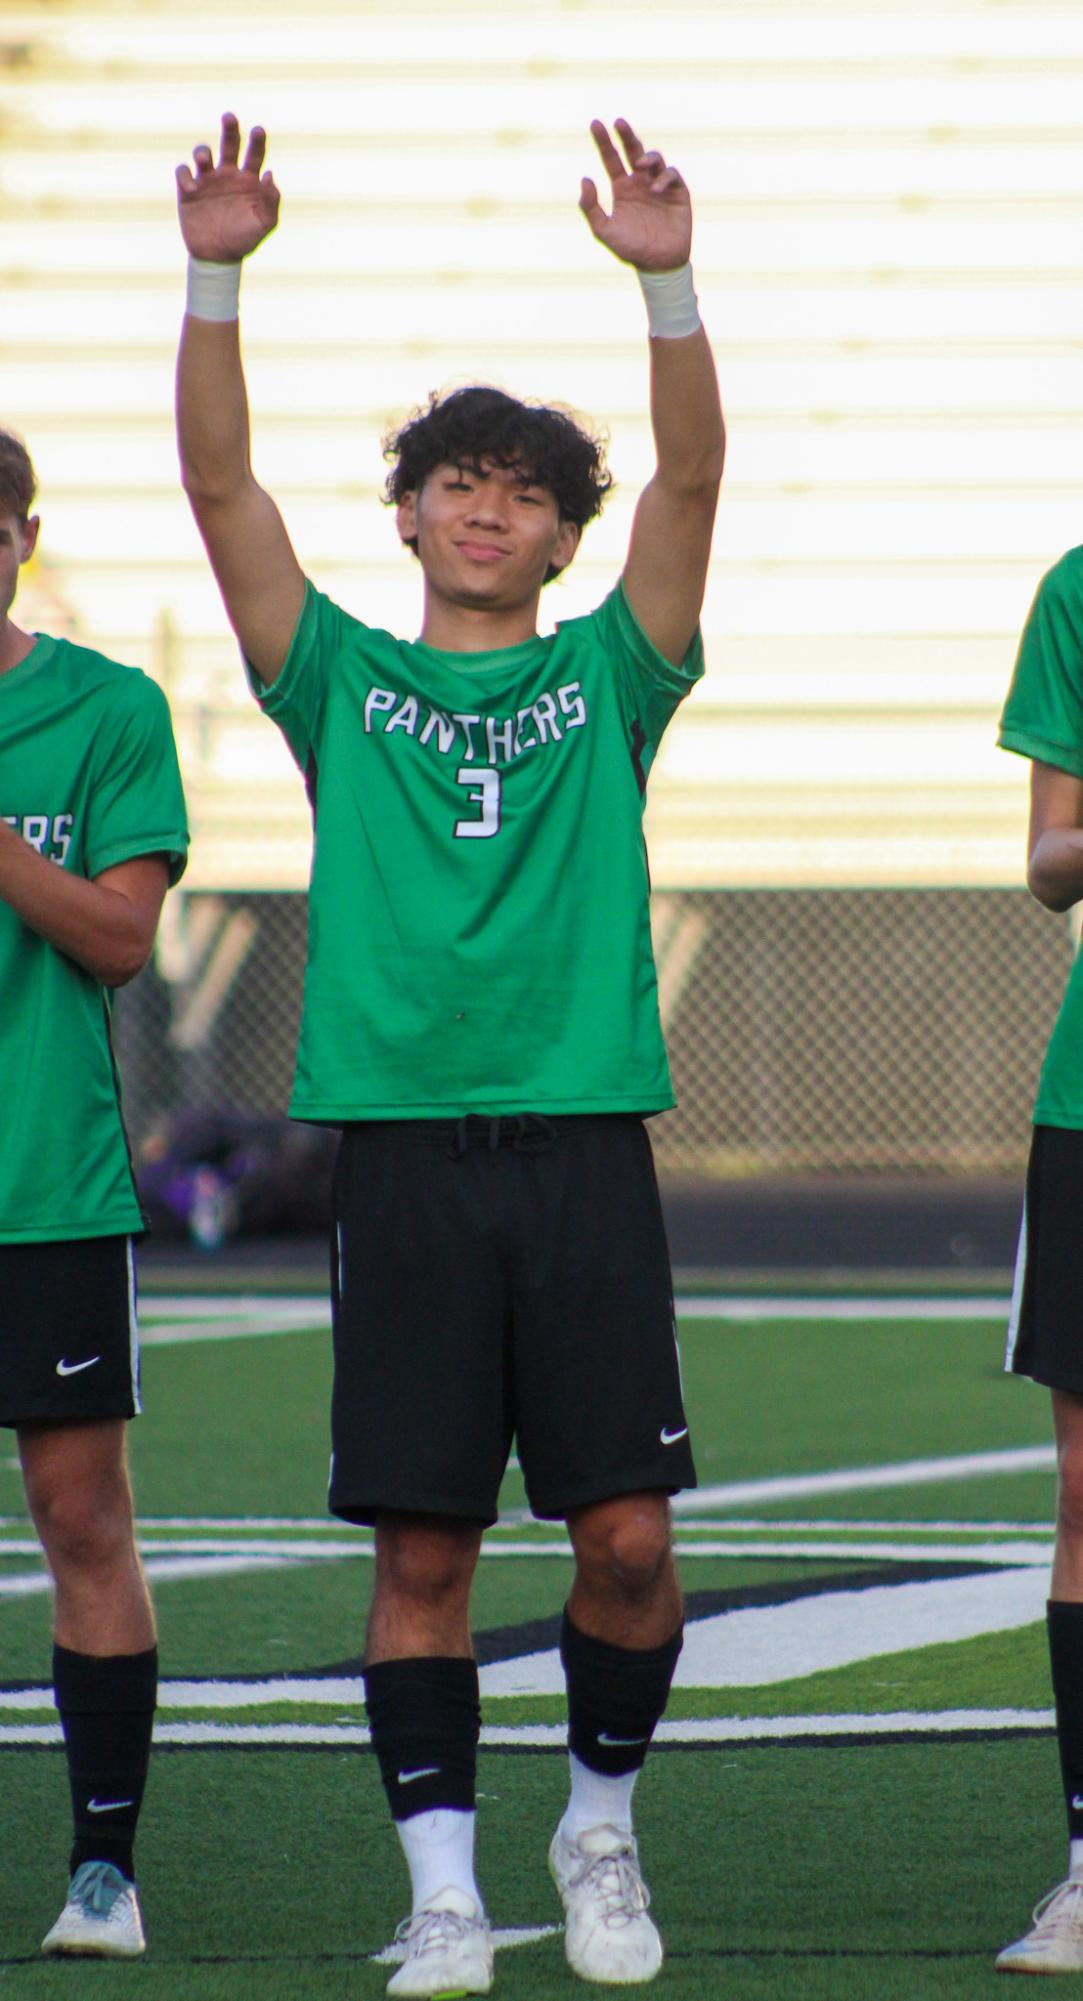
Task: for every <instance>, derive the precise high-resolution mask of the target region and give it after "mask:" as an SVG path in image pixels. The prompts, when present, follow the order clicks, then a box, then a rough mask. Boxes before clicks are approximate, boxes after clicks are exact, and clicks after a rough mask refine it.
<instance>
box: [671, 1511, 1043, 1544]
mask: <svg viewBox="0 0 1083 2001" xmlns="http://www.w3.org/2000/svg"><path fill="white" fill-rule="evenodd" d="M761 1529H763V1530H766V1531H769V1532H771V1533H773V1534H775V1535H777V1534H778V1533H779V1532H780V1530H782V1529H785V1530H786V1532H787V1534H790V1535H798V1534H801V1533H803V1532H804V1531H805V1530H808V1531H809V1533H810V1534H823V1533H826V1531H827V1530H829V1529H830V1530H833V1531H834V1532H835V1533H836V1534H842V1535H881V1534H882V1535H891V1536H897V1535H930V1536H932V1535H957V1536H963V1537H966V1536H985V1535H1020V1536H1040V1535H1049V1536H1052V1534H1053V1532H1054V1524H1053V1523H1052V1522H1048V1523H1046V1522H982V1521H969V1522H934V1521H925V1522H903V1521H886V1520H885V1521H873V1520H872V1519H871V1518H870V1519H869V1520H866V1519H865V1517H864V1516H863V1515H858V1516H856V1517H855V1516H851V1517H850V1518H849V1519H847V1520H844V1519H843V1518H842V1517H841V1516H837V1517H835V1518H834V1519H831V1520H829V1519H828V1517H827V1516H826V1515H814V1516H812V1517H810V1519H809V1520H807V1521H801V1520H799V1519H798V1518H797V1516H791V1515H774V1516H770V1515H769V1516H765V1517H764V1519H763V1520H762V1521H756V1520H754V1519H753V1518H752V1517H751V1516H749V1515H723V1516H720V1517H719V1518H718V1519H717V1520H715V1521H695V1522H683V1523H682V1524H681V1530H682V1533H683V1534H685V1535H687V1536H694V1535H699V1534H707V1533H709V1532H714V1533H718V1532H723V1533H725V1534H728V1535H744V1534H745V1533H748V1532H751V1531H753V1530H756V1531H758V1530H761ZM694 1546H695V1545H694V1543H690V1544H689V1547H690V1548H694ZM960 1546H961V1547H962V1548H963V1549H965V1548H966V1544H965V1542H964V1543H962V1544H961V1545H960Z"/></svg>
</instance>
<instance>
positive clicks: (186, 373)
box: [177, 113, 304, 684]
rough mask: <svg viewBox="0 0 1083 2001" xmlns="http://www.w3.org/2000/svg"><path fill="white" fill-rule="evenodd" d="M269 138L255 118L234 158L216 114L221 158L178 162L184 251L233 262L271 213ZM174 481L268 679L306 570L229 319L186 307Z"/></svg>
mask: <svg viewBox="0 0 1083 2001" xmlns="http://www.w3.org/2000/svg"><path fill="white" fill-rule="evenodd" d="M265 144H266V141H265V137H264V134H263V132H262V131H261V130H260V128H259V127H258V126H256V127H254V128H253V130H252V133H251V134H250V137H249V142H248V150H247V153H246V155H245V159H244V163H243V165H239V164H238V162H239V158H240V131H239V129H238V125H237V120H236V119H235V118H234V117H232V116H231V115H230V114H228V113H227V115H226V116H225V117H224V118H223V120H222V141H221V151H220V156H219V164H218V166H217V167H215V165H214V163H213V160H212V157H211V152H210V148H209V147H207V146H197V147H196V148H195V151H194V154H193V158H194V160H195V166H196V171H195V174H194V175H193V174H192V172H191V170H190V169H189V168H188V167H179V168H178V169H177V194H178V201H179V207H180V223H181V233H182V235H183V237H184V241H185V244H186V245H187V248H188V250H189V253H190V255H191V256H193V257H197V258H200V259H202V260H203V261H204V262H206V263H210V264H236V263H239V262H240V260H241V259H242V258H244V257H246V256H247V255H248V254H249V252H250V251H252V250H254V249H255V248H256V246H257V245H258V244H259V243H262V241H263V239H264V237H265V236H268V235H269V234H270V232H271V230H272V229H273V228H274V226H275V222H276V221H277V218H278V190H277V189H276V187H275V185H274V182H273V180H272V178H271V176H270V174H264V175H263V176H262V178H261V176H260V168H261V166H262V164H263V154H264V147H265ZM177 441H178V448H179V452H180V463H181V481H182V484H183V486H184V490H185V492H186V493H187V495H188V499H189V501H190V503H191V507H192V512H193V514H194V515H195V518H196V525H197V526H198V528H199V532H200V534H201V535H202V537H203V541H204V543H205V545H206V549H207V554H208V556H209V557H210V560H211V567H212V568H213V570H214V574H215V577H216V578H217V580H218V587H219V589H220V591H221V593H222V598H223V601H224V603H225V607H226V611H227V613H228V614H229V619H230V623H231V625H232V626H233V629H234V631H235V632H236V634H237V637H238V639H239V641H240V643H241V646H242V647H243V649H244V652H245V655H246V658H247V659H249V660H250V661H251V663H252V665H253V667H254V668H255V670H256V673H257V674H258V675H259V677H260V679H261V680H262V681H264V682H267V683H268V684H269V683H270V682H272V681H273V680H275V678H276V676H277V675H278V673H279V671H280V669H281V667H282V663H283V661H284V660H285V658H286V654H287V652H288V651H289V644H290V640H291V639H292V637H293V631H294V627H295V626H296V624H297V619H298V616H299V614H300V610H301V601H302V598H303V596H304V577H303V575H302V572H301V568H300V565H299V563H298V561H297V558H296V556H295V555H294V552H293V547H292V545H291V543H290V539H289V536H288V535H287V533H286V529H285V525H284V523H283V520H282V517H281V515H280V514H279V511H278V509H277V507H276V506H275V503H274V501H273V500H272V499H271V496H270V494H268V493H266V492H265V491H264V489H263V487H261V486H260V485H259V483H258V481H257V480H256V479H255V478H254V476H253V473H252V466H251V461H250V457H249V425H248V397H247V394H246V391H245V384H244V371H243V369H242V367H241V346H240V333H239V327H238V323H237V321H236V320H228V321H217V320H210V319H202V318H197V317H194V316H193V315H192V314H191V313H187V314H186V315H185V319H184V326H183V330H182V333H181V344H180V355H179V357H178V362H177Z"/></svg>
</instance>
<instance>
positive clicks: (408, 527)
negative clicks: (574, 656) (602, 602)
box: [396, 460, 579, 612]
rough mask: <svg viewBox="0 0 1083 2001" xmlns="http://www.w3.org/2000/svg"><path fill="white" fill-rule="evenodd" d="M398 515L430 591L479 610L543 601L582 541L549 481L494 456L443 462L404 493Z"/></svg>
mask: <svg viewBox="0 0 1083 2001" xmlns="http://www.w3.org/2000/svg"><path fill="white" fill-rule="evenodd" d="M396 521H397V524H398V530H399V534H400V536H401V538H402V540H403V541H404V542H407V543H410V544H415V543H416V547H417V554H418V557H419V558H420V561H421V567H422V569H423V570H424V572H425V584H426V590H427V592H428V593H429V594H430V596H432V597H435V598H437V599H439V600H440V601H442V602H443V603H445V604H448V605H457V606H462V607H470V608H474V609H478V610H485V609H491V610H493V611H501V612H508V611H512V610H516V609H518V608H521V607H527V606H529V605H530V604H531V603H535V604H536V602H537V598H538V595H539V593H540V591H541V587H542V585H543V583H545V581H546V579H547V577H548V576H549V575H550V573H551V572H555V571H557V570H562V569H564V568H565V566H566V565H567V564H568V563H570V562H571V559H572V557H573V556H574V554H575V551H576V548H577V546H578V542H579V529H578V528H577V527H576V525H575V523H574V522H572V521H564V520H562V519H561V516H560V513H559V511H558V508H557V503H556V500H555V498H554V496H553V495H552V493H550V492H549V490H548V488H547V487H543V486H536V485H534V484H533V483H532V482H531V481H530V480H529V478H527V477H526V476H525V475H524V474H522V473H520V472H517V471H516V470H515V469H514V468H513V467H508V466H500V465H496V464H494V463H493V462H492V461H491V460H489V461H486V460H483V461H482V464H481V466H480V468H478V469H474V468H471V467H468V466H456V465H441V466H437V467H436V468H435V470H434V471H433V472H431V473H429V475H428V477H427V478H426V479H425V481H424V483H423V485H422V486H421V488H420V491H419V492H416V493H415V492H409V493H405V494H404V495H403V497H402V500H401V501H400V502H399V506H398V511H397V514H396Z"/></svg>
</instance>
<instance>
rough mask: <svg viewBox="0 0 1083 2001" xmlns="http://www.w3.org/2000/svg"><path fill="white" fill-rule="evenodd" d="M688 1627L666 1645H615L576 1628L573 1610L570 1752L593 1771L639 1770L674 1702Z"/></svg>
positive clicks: (565, 1649) (567, 1646) (568, 1627)
mask: <svg viewBox="0 0 1083 2001" xmlns="http://www.w3.org/2000/svg"><path fill="white" fill-rule="evenodd" d="M683 1641H684V1627H683V1626H678V1628H677V1630H676V1632H675V1633H674V1634H673V1635H672V1637H671V1638H670V1639H668V1640H665V1641H664V1642H663V1644H662V1645H661V1646H660V1647H647V1648H642V1649H641V1648H638V1647H614V1646H611V1645H610V1643H609V1642H608V1640H595V1639H592V1638H591V1637H590V1636H589V1634H587V1633H581V1632H580V1631H579V1628H578V1626H573V1624H572V1622H571V1619H570V1618H569V1617H568V1613H567V1610H565V1613H564V1619H563V1622H562V1624H561V1629H560V1658H561V1661H562V1663H563V1666H564V1677H565V1680H566V1682H567V1684H568V1749H569V1751H570V1752H571V1753H572V1755H573V1757H576V1758H578V1759H579V1761H580V1763H581V1764H583V1765H586V1766H588V1767H589V1769H590V1770H591V1771H592V1772H604V1773H605V1774H606V1776H607V1777H609V1778H620V1777H621V1776H622V1775H623V1774H624V1773H626V1772H637V1771H638V1770H639V1768H640V1766H641V1765H642V1763H643V1760H644V1758H645V1757H646V1755H647V1750H648V1747H649V1745H650V1741H651V1738H652V1737H653V1735H654V1732H655V1727H656V1725H657V1723H658V1720H659V1718H660V1717H661V1715H662V1712H663V1710H664V1709H665V1706H666V1703H667V1701H668V1699H669V1689H670V1683H671V1682H672V1680H673V1676H674V1672H675V1670H676V1666H677V1661H678V1658H679V1656H680V1651H681V1647H682V1644H683Z"/></svg>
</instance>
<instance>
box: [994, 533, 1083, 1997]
mask: <svg viewBox="0 0 1083 2001" xmlns="http://www.w3.org/2000/svg"><path fill="white" fill-rule="evenodd" d="M1000 742H1001V744H1002V745H1003V747H1004V749H1005V750H1014V751H1018V752H1019V753H1020V755H1021V756H1023V757H1029V758H1030V759H1031V778H1030V835H1029V842H1028V849H1029V852H1028V860H1027V884H1028V887H1029V888H1030V890H1031V892H1032V893H1033V895H1035V896H1036V897H1037V898H1038V901H1039V902H1040V903H1044V904H1045V906H1046V909H1047V910H1054V911H1066V910H1068V909H1070V907H1071V905H1072V904H1073V903H1078V902H1079V901H1080V899H1081V898H1083V548H1080V549H1070V550H1069V552H1068V554H1067V555H1066V556H1063V557H1062V558H1061V560H1060V562H1059V563H1056V564H1055V565H1054V567H1053V568H1052V569H1051V570H1050V571H1049V573H1048V575H1047V576H1046V577H1044V578H1043V579H1042V582H1041V584H1040V586H1039V589H1038V594H1037V596H1036V598H1035V600H1034V604H1033V606H1032V608H1031V612H1030V616H1029V618H1028V620H1027V624H1026V627H1025V630H1024V632H1023V637H1022V640H1021V642H1020V647H1019V657H1018V659H1017V661H1016V666H1015V674H1014V677H1013V679H1012V685H1011V689H1010V692H1009V694H1008V699H1007V702H1006V704H1005V707H1004V714H1003V716H1002V718H1001V726H1000ZM1081 1218H1083V959H1081V958H1079V957H1078V956H1077V958H1076V960H1075V964H1074V966H1073V968H1072V972H1071V975H1070V978H1069V981H1068V990H1067V993H1066V994H1065V997H1064V1001H1063V1004H1062V1006H1061V1010H1060V1014H1059V1016H1058V1018H1057V1023H1056V1026H1055V1028H1054V1030H1053V1034H1052V1036H1051V1038H1050V1042H1049V1047H1048V1050H1047V1051H1046V1058H1045V1063H1044V1065H1043V1068H1042V1075H1041V1082H1040V1084H1039V1087H1038V1099H1037V1103H1036V1105H1035V1108H1034V1134H1033V1139H1032V1143H1031V1154H1030V1165H1029V1168H1028V1170H1027V1190H1026V1201H1025V1204H1024V1210H1023V1228H1022V1233H1021V1236H1020V1244H1019V1260H1018V1264H1017V1268H1016V1276H1015V1289H1014V1295H1013V1299H1012V1313H1011V1325H1010V1328H1009V1333H1008V1354H1007V1366H1008V1367H1009V1368H1010V1369H1013V1370H1014V1371H1015V1372H1016V1373H1017V1374H1019V1375H1023V1376H1030V1377H1031V1378H1032V1379H1033V1381H1034V1382H1037V1383H1045V1384H1047V1385H1048V1387H1049V1388H1050V1389H1051V1390H1052V1392H1053V1423H1054V1429H1055V1432H1056V1440H1057V1467H1058V1492H1057V1537H1056V1546H1055V1549H1054V1554H1053V1575H1052V1580H1051V1584H1050V1598H1049V1604H1048V1607H1047V1626H1048V1636H1049V1659H1050V1666H1051V1669H1052V1677H1053V1692H1054V1696H1055V1699H1056V1710H1057V1739H1058V1743H1059V1747H1060V1762H1061V1773H1062V1777H1063V1782H1064V1798H1065V1804H1066V1807H1067V1811H1068V1839H1069V1855H1068V1875H1067V1879H1066V1881H1065V1882H1064V1883H1062V1884H1060V1885H1059V1887H1058V1888H1057V1889H1055V1890H1053V1891H1052V1892H1051V1893H1050V1895H1049V1896H1048V1897H1047V1898H1045V1899H1044V1900H1043V1902H1042V1903H1041V1904H1039V1905H1038V1907H1037V1909H1036V1910H1035V1913H1034V1924H1033V1927H1032V1929H1031V1930H1030V1931H1029V1932H1028V1933H1027V1934H1026V1936H1025V1938H1021V1939H1019V1940H1017V1941H1016V1943H1015V1944H1014V1945H1009V1946H1007V1947H1006V1948H1005V1950H1004V1951H1003V1952H1002V1953H1001V1954H1000V1957H999V1958H998V1960H997V1966H998V1967H999V1969H1000V1970H1001V1972H1004V1973H1073V1972H1079V1971H1083V1259H1081V1257H1080V1228H1081Z"/></svg>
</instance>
